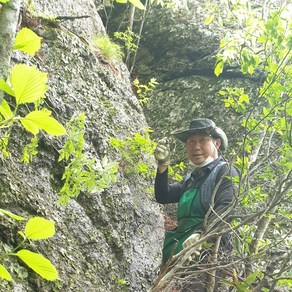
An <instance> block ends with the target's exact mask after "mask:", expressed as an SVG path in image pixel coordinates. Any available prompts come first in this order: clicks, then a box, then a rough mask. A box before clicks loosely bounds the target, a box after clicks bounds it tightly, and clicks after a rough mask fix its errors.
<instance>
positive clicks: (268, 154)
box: [151, 0, 292, 292]
mask: <svg viewBox="0 0 292 292" xmlns="http://www.w3.org/2000/svg"><path fill="white" fill-rule="evenodd" d="M225 3H227V4H228V7H227V9H229V12H228V13H227V14H226V17H225V18H224V17H222V15H216V14H215V15H209V16H208V18H209V19H206V23H211V22H212V25H215V24H216V18H217V17H218V18H220V19H221V21H222V24H223V25H225V29H226V30H227V33H226V35H225V37H224V38H223V39H222V40H221V42H220V44H219V46H220V48H219V52H218V55H217V62H216V65H215V69H214V73H215V75H217V76H220V74H222V72H224V70H228V69H232V70H233V71H234V70H236V69H237V74H240V75H241V76H242V78H244V77H246V78H248V79H251V80H253V79H254V80H256V81H258V80H260V81H259V82H258V83H257V84H258V88H257V89H256V90H254V91H253V92H254V93H253V94H250V93H249V92H250V88H249V86H250V85H248V86H247V87H246V88H243V87H227V88H225V89H222V90H221V91H220V92H219V94H220V95H221V96H222V97H223V102H224V104H225V106H226V109H227V110H228V111H233V112H234V113H236V116H237V119H238V123H239V125H240V126H241V129H240V132H241V133H243V135H242V137H240V140H239V142H238V145H237V149H238V152H237V153H236V154H235V157H234V161H235V162H234V166H236V167H237V169H239V170H240V177H239V178H238V181H234V182H235V183H236V185H237V187H238V190H237V193H236V202H235V203H236V205H237V206H236V209H235V210H234V209H233V208H234V206H232V207H231V208H230V209H233V210H232V211H233V214H234V215H233V217H235V218H234V220H233V221H232V222H231V225H230V226H227V224H226V228H220V229H219V228H217V229H216V228H214V229H213V230H211V228H210V232H213V234H216V235H218V233H219V234H220V235H222V234H224V233H228V232H230V227H231V228H232V233H233V237H234V239H235V251H234V252H235V256H234V257H231V258H228V263H227V264H226V265H224V262H225V261H226V258H225V257H223V258H220V257H219V258H217V259H216V258H214V261H213V262H212V264H210V265H204V268H205V269H206V270H208V273H209V272H211V270H212V269H214V267H215V266H216V265H217V267H219V266H220V269H224V270H225V271H226V272H227V273H228V274H229V275H230V276H232V280H230V281H229V280H228V281H226V280H224V279H221V281H222V280H223V281H224V282H225V283H226V284H227V285H228V286H230V287H229V288H228V287H226V290H230V291H276V290H277V291H278V290H281V291H282V289H283V291H290V290H291V287H292V277H291V270H292V257H291V255H292V253H291V250H292V248H291V247H292V238H291V230H292V224H291V223H292V221H291V197H292V163H291V158H292V149H291V148H292V138H291V133H292V99H291V96H292V91H291V89H292V62H291V60H292V19H291V4H290V6H289V5H287V6H285V2H283V3H282V2H281V3H282V4H281V6H278V7H277V6H276V4H273V3H271V2H265V3H266V5H265V6H264V7H261V6H259V5H255V6H254V7H253V2H251V1H246V0H239V1H237V0H232V1H225ZM269 5H271V6H269ZM289 9H290V10H289ZM217 12H220V11H219V10H218V11H217ZM230 211H231V210H230ZM218 220H219V219H218ZM212 224H213V226H214V225H215V223H214V222H212ZM204 236H205V237H203V238H201V239H200V240H205V239H206V238H207V237H208V236H210V234H209V233H206V234H204ZM214 252H216V250H214ZM189 256H192V254H191V251H189V253H188V252H187V251H186V252H185V254H184V255H183V256H181V257H180V258H179V257H178V258H177V259H175V260H177V262H176V263H173V262H172V263H171V267H172V268H171V269H170V268H169V269H168V268H167V267H166V271H164V273H165V274H162V276H161V279H160V281H159V284H158V285H157V286H156V287H154V289H152V290H151V291H153V292H154V291H161V290H159V289H161V287H164V288H165V290H167V288H168V287H170V286H171V281H174V279H177V278H178V277H184V276H188V277H189V276H190V274H191V273H194V275H196V276H197V274H195V273H196V271H195V270H196V265H195V264H194V265H192V270H191V271H190V270H187V269H185V270H184V269H182V268H181V267H183V266H184V265H186V262H187V260H186V259H188V258H189ZM184 260H185V262H184ZM233 260H234V261H233ZM230 266H234V267H236V268H235V269H234V271H232V270H230ZM177 267H180V268H177ZM175 268H177V271H178V272H177V273H178V274H175V273H176V270H175ZM201 268H202V267H201V266H198V270H200V269H201ZM213 271H214V270H213ZM214 276H215V275H214ZM158 279H159V278H158ZM163 285H164V286H163ZM167 285H168V286H167ZM209 285H210V287H207V290H210V291H212V290H213V289H212V287H211V285H212V283H211V282H210V283H209ZM162 290H163V289H162Z"/></svg>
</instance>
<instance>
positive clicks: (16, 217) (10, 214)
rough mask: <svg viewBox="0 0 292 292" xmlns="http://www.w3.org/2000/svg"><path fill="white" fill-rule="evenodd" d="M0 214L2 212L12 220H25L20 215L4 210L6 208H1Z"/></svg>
mask: <svg viewBox="0 0 292 292" xmlns="http://www.w3.org/2000/svg"><path fill="white" fill-rule="evenodd" d="M0 214H4V215H6V216H8V217H10V218H12V219H14V220H18V221H21V220H25V218H24V217H21V216H18V215H15V214H13V213H11V212H9V211H6V210H3V209H0Z"/></svg>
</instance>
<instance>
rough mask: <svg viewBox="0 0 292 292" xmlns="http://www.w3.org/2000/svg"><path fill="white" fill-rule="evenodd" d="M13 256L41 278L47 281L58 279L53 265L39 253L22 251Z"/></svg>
mask: <svg viewBox="0 0 292 292" xmlns="http://www.w3.org/2000/svg"><path fill="white" fill-rule="evenodd" d="M15 255H16V256H17V257H19V258H20V259H21V260H22V261H23V262H24V263H25V264H26V265H27V266H29V267H30V268H31V269H32V270H34V271H35V272H36V273H37V274H39V275H40V276H41V277H42V278H44V279H46V280H49V281H52V280H57V279H59V277H58V272H57V270H56V268H55V267H54V265H53V264H52V263H51V262H50V261H49V260H48V259H46V258H44V257H43V256H42V255H40V254H39V253H35V252H31V251H29V250H27V249H22V250H20V251H18V252H17V253H16V254H15Z"/></svg>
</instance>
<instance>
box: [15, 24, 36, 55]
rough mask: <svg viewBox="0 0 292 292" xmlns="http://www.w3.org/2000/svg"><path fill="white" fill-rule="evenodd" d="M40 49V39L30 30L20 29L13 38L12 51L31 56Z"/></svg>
mask: <svg viewBox="0 0 292 292" xmlns="http://www.w3.org/2000/svg"><path fill="white" fill-rule="evenodd" d="M40 47H41V38H40V37H39V36H38V35H37V34H35V33H34V32H33V31H32V30H30V29H28V28H27V27H24V28H23V29H21V30H20V31H19V32H18V33H17V35H16V38H15V42H14V46H13V49H14V50H20V51H22V52H25V53H27V54H28V55H30V56H33V55H34V54H35V53H36V52H37V51H38V50H39V49H40Z"/></svg>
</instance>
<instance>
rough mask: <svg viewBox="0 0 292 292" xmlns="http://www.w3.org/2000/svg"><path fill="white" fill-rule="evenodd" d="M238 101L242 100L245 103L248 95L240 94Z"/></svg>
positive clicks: (247, 101) (247, 100)
mask: <svg viewBox="0 0 292 292" xmlns="http://www.w3.org/2000/svg"><path fill="white" fill-rule="evenodd" d="M238 101H239V102H240V103H242V102H246V103H249V97H248V94H246V93H244V94H241V95H240V97H239V99H238Z"/></svg>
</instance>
